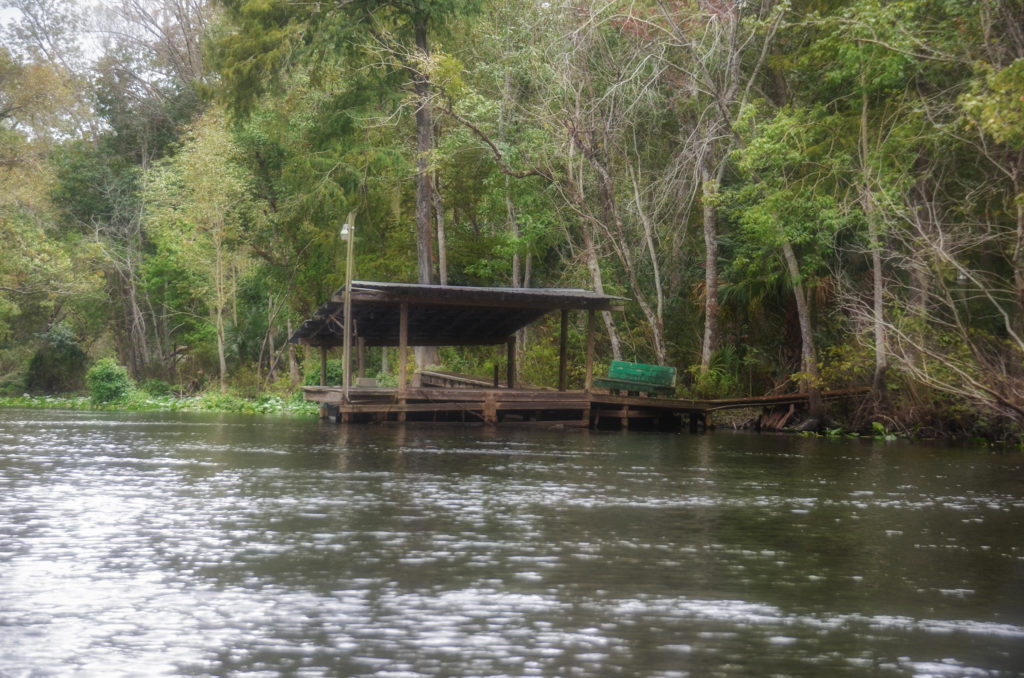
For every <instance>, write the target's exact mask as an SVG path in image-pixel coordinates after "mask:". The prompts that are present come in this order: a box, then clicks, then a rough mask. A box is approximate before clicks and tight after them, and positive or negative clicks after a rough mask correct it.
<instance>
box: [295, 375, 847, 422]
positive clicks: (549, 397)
mask: <svg viewBox="0 0 1024 678" xmlns="http://www.w3.org/2000/svg"><path fill="white" fill-rule="evenodd" d="M482 383H485V382H479V383H478V384H475V385H473V386H469V387H467V386H453V385H449V386H421V387H410V388H407V389H406V390H405V392H404V393H403V394H400V393H399V391H398V389H395V388H377V387H359V388H351V389H350V391H349V402H345V398H344V391H343V389H342V388H341V387H337V386H305V387H303V391H304V392H305V397H306V399H307V400H311V401H314V402H317V403H320V404H321V406H322V412H323V413H324V416H325V417H328V418H331V419H333V420H335V421H337V422H339V423H385V422H433V423H466V424H482V425H488V426H496V425H502V424H512V423H514V424H516V425H539V426H546V427H579V428H594V429H598V428H600V429H645V430H679V429H681V428H684V427H687V426H688V427H689V429H690V430H691V431H698V430H701V429H708V428H711V426H712V413H713V412H716V411H721V410H728V409H741V408H751V407H761V408H771V407H778V406H785V405H792V406H793V407H794V408H795V407H796V406H797V405H799V404H801V403H805V402H806V401H807V394H799V393H796V394H786V395H779V396H762V397H758V398H731V399H725V400H686V399H677V398H651V397H645V396H628V395H625V396H624V395H610V394H608V393H599V392H586V391H555V390H549V389H531V388H514V389H509V388H500V387H499V388H494V387H493V385H490V386H482V385H479V384H482ZM866 391H867V390H866V389H849V390H844V391H829V392H825V393H823V394H822V395H823V397H825V398H826V399H835V398H849V397H856V396H860V395H863V394H864V393H866Z"/></svg>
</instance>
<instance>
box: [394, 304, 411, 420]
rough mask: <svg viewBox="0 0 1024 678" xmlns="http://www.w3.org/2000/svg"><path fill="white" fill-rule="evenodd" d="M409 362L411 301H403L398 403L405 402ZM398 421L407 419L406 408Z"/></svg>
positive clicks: (399, 337)
mask: <svg viewBox="0 0 1024 678" xmlns="http://www.w3.org/2000/svg"><path fill="white" fill-rule="evenodd" d="M408 363H409V303H408V302H405V301H403V302H402V304H401V306H400V307H399V314H398V404H399V405H404V404H405V390H406V388H407V386H408V377H409V375H408V374H407V372H408ZM397 418H398V421H405V410H402V411H400V412H399V413H398V417H397Z"/></svg>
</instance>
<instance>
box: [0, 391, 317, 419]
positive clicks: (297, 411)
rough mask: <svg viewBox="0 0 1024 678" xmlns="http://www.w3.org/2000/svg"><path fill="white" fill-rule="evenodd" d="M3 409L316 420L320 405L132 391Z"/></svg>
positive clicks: (15, 400)
mask: <svg viewBox="0 0 1024 678" xmlns="http://www.w3.org/2000/svg"><path fill="white" fill-rule="evenodd" d="M0 407H26V408H34V409H54V410H95V411H108V412H118V411H121V412H222V413H231V414H283V415H296V416H316V415H317V412H318V410H317V405H316V403H311V402H307V401H304V400H302V395H301V393H299V394H295V395H293V396H291V397H287V398H284V397H281V396H279V395H264V396H261V397H259V398H256V399H252V398H242V397H239V396H235V395H225V394H221V393H216V392H208V393H202V394H200V395H196V396H187V397H178V396H174V395H150V394H149V393H146V392H144V391H140V390H133V391H132V392H130V393H128V394H127V395H125V396H123V397H121V398H118V399H116V400H111V401H109V402H97V401H95V400H94V399H92V398H90V397H89V396H72V395H62V396H54V395H46V396H34V395H28V394H25V395H21V396H8V397H0Z"/></svg>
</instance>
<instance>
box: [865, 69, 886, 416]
mask: <svg viewBox="0 0 1024 678" xmlns="http://www.w3.org/2000/svg"><path fill="white" fill-rule="evenodd" d="M861 86H862V89H861V110H860V166H861V186H860V203H861V209H863V210H864V217H865V218H866V219H867V222H868V240H869V247H870V248H871V285H872V290H871V291H872V297H871V318H872V323H873V325H874V338H875V374H874V378H873V379H872V382H871V395H872V398H873V399H874V401H875V403H876V404H878V405H880V404H881V403H882V402H883V400H884V399H885V395H886V390H885V375H886V371H887V370H888V369H889V359H888V356H889V353H888V348H887V347H886V337H885V313H884V312H885V306H884V294H883V293H884V291H885V290H884V287H883V286H884V284H885V281H884V279H883V277H882V236H881V233H880V232H879V228H878V218H879V215H878V210H877V209H876V207H875V201H874V198H873V197H872V195H871V186H870V184H871V177H870V172H871V165H870V161H869V146H868V110H869V109H868V94H867V83H866V82H864V81H863V79H862V82H861Z"/></svg>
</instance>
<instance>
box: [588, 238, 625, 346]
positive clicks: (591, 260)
mask: <svg viewBox="0 0 1024 678" xmlns="http://www.w3.org/2000/svg"><path fill="white" fill-rule="evenodd" d="M590 229H591V226H590V225H589V224H587V223H584V224H583V228H582V229H581V230H582V231H583V248H584V250H585V251H586V257H587V270H589V271H590V281H591V283H592V284H593V285H594V291H595V292H597V293H598V294H604V280H603V279H602V277H601V263H600V261H599V260H598V258H597V250H596V249H595V248H594V238H593V236H592V234H591V232H590ZM601 319H602V320H604V326H605V329H606V330H607V331H608V341H609V343H610V344H611V346H612V358H613V359H614V360H622V342H621V341H620V340H619V332H618V330H616V329H615V318H613V317H612V314H611V313H610V312H609V311H601Z"/></svg>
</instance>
